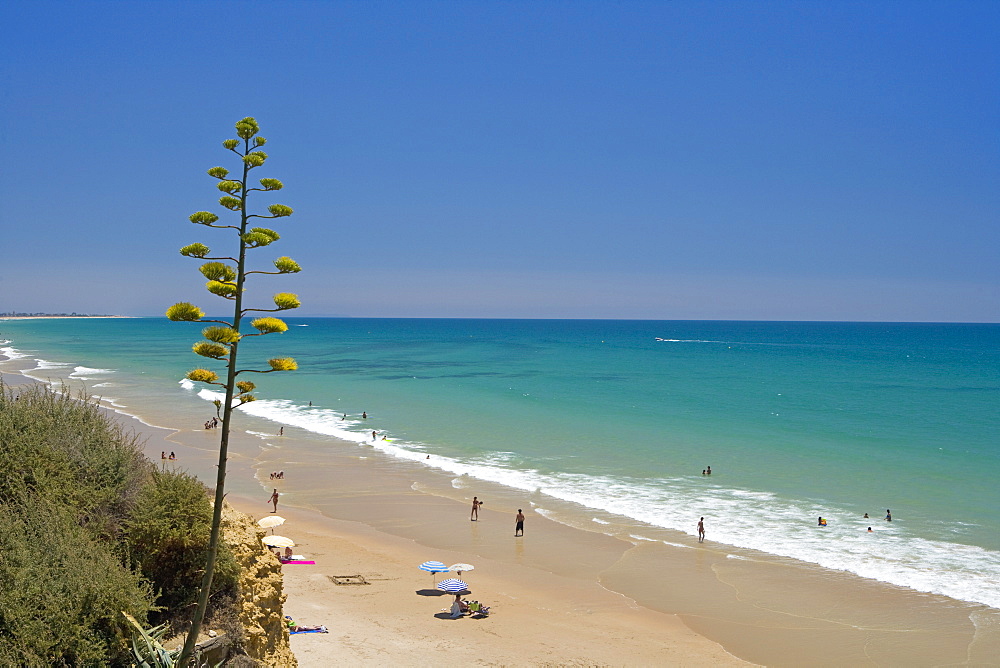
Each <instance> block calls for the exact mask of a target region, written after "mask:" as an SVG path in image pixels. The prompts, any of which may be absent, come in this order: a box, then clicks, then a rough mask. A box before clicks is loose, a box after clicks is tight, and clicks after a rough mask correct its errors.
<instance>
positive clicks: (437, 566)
mask: <svg viewBox="0 0 1000 668" xmlns="http://www.w3.org/2000/svg"><path fill="white" fill-rule="evenodd" d="M418 568H419V569H420V570H422V571H427V572H428V573H447V572H448V567H447V566H445V565H444V564H443V563H442V562H440V561H425V562H424V563H422V564H420V566H418Z"/></svg>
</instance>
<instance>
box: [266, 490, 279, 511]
mask: <svg viewBox="0 0 1000 668" xmlns="http://www.w3.org/2000/svg"><path fill="white" fill-rule="evenodd" d="M267 502H268V503H273V504H274V510H272V511H271V512H272V513H276V512H278V490H274V491H273V492H271V498H269V499H268V500H267Z"/></svg>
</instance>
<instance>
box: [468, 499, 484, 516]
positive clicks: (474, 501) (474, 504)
mask: <svg viewBox="0 0 1000 668" xmlns="http://www.w3.org/2000/svg"><path fill="white" fill-rule="evenodd" d="M481 505H483V502H482V501H480V500H479V497H477V496H474V497H472V515H471V516H470V517H469V520H471V521H473V522H478V521H479V506H481Z"/></svg>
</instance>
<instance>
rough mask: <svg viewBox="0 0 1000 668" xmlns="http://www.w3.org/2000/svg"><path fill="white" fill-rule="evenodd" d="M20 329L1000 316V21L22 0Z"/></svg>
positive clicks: (777, 7)
mask: <svg viewBox="0 0 1000 668" xmlns="http://www.w3.org/2000/svg"><path fill="white" fill-rule="evenodd" d="M0 20H2V23H3V25H4V36H3V39H2V41H0V56H2V64H0V67H2V74H0V90H2V97H0V149H2V155H0V160H2V163H0V164H2V175H0V232H2V236H0V247H2V250H0V311H7V310H18V311H26V310H30V311H78V312H110V313H123V314H131V315H157V314H162V312H163V311H164V309H165V308H166V307H167V306H169V305H170V304H172V303H174V302H176V301H181V300H189V301H195V302H196V303H199V304H202V305H203V306H205V307H206V308H207V309H208V310H209V311H210V312H211V311H213V309H214V310H218V308H217V307H216V304H218V302H219V300H218V299H217V298H215V297H211V296H210V295H208V294H207V293H205V292H204V291H203V289H202V287H201V286H202V283H203V279H202V278H201V275H200V274H199V273H198V272H197V265H198V263H197V262H196V261H194V260H190V259H186V258H183V257H181V256H180V255H179V254H178V253H177V249H178V248H179V247H180V246H182V245H185V244H187V243H191V242H194V241H202V242H205V243H208V244H209V245H210V246H214V247H218V248H222V247H224V246H225V244H226V243H227V237H226V236H225V235H224V233H222V232H217V231H213V230H208V229H205V228H202V227H197V226H194V225H192V224H190V223H189V222H188V221H187V216H188V215H189V214H190V213H192V212H194V211H198V210H212V211H220V212H221V209H220V208H219V207H218V205H217V204H216V200H217V198H218V197H219V195H220V193H219V192H218V191H217V190H216V189H215V186H214V181H213V179H211V178H210V177H208V176H206V175H205V170H206V169H208V168H209V167H212V166H215V165H223V166H227V167H231V168H234V169H235V165H234V162H233V161H232V160H231V159H230V158H231V157H234V156H232V155H231V154H229V153H227V152H226V151H224V150H223V149H222V147H221V144H220V142H221V141H222V140H223V139H226V138H228V137H232V136H234V134H233V124H234V123H235V121H237V120H239V119H240V118H242V117H243V116H247V115H250V116H254V117H256V118H257V119H258V121H259V122H260V124H261V127H262V132H261V134H262V135H263V136H265V137H266V138H267V139H268V144H267V147H266V150H267V152H268V153H269V155H270V156H271V157H270V159H269V160H268V162H267V165H266V166H265V167H263V168H261V169H258V170H256V173H255V175H256V176H258V177H261V176H267V177H274V178H279V179H281V180H282V181H284V183H285V189H284V190H283V191H282V192H281V193H280V194H279V195H280V196H279V197H276V198H274V199H267V198H258V200H257V201H258V202H260V203H272V202H280V203H284V204H288V205H289V206H292V207H293V208H294V209H295V212H296V213H295V215H293V216H292V217H291V218H288V219H284V220H282V221H279V224H278V225H276V226H275V227H276V228H277V229H278V231H279V232H281V233H282V235H283V239H282V240H281V242H279V243H278V244H276V245H275V246H272V247H271V248H270V249H267V250H262V251H257V253H256V254H255V255H254V257H255V258H256V259H259V260H261V261H262V262H265V263H266V262H269V261H270V259H271V258H272V256H277V255H289V256H291V257H293V258H295V259H296V260H298V261H299V262H300V263H301V264H302V265H303V266H304V268H305V270H304V271H303V273H302V274H299V275H297V276H295V277H290V278H289V277H284V278H271V279H266V280H263V281H260V282H259V283H256V284H254V285H253V286H252V287H251V294H252V295H254V296H263V297H267V296H269V295H270V294H271V293H273V292H278V291H290V292H297V293H299V294H300V295H301V297H302V298H303V301H304V302H305V305H304V307H303V308H302V309H301V310H300V311H297V312H296V313H297V314H300V315H349V316H387V317H393V316H398V317H409V316H416V317H422V316H428V317H439V316H440V317H531V318H533V317H543V318H545V317H554V318H563V317H572V318H652V319H763V320H798V319H802V320H903V321H986V322H997V321H1000V251H998V249H1000V225H998V223H1000V38H998V37H997V36H998V34H1000V2H993V1H989V2H962V1H958V2H944V1H941V2H895V1H893V2H870V1H868V2H857V3H853V2H833V3H827V2H685V1H674V2H668V1H666V0H663V1H661V2H628V1H619V2H586V1H581V2H544V1H541V2H458V1H455V2H420V1H418V0H411V1H408V2H280V1H279V2H252V1H251V2H85V1H83V2H80V1H77V2H45V1H42V2H35V1H33V2H27V1H22V2H10V3H6V4H5V5H4V6H3V9H0Z"/></svg>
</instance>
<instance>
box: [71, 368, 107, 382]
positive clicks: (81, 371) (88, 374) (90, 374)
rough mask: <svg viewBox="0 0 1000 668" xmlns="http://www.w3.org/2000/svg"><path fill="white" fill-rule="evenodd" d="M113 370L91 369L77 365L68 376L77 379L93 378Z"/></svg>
mask: <svg viewBox="0 0 1000 668" xmlns="http://www.w3.org/2000/svg"><path fill="white" fill-rule="evenodd" d="M114 372H115V370H114V369H91V368H89V367H85V366H78V367H76V368H75V369H73V373H71V374H70V375H69V377H70V378H76V379H77V380H93V379H94V376H105V375H107V374H109V373H114Z"/></svg>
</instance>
